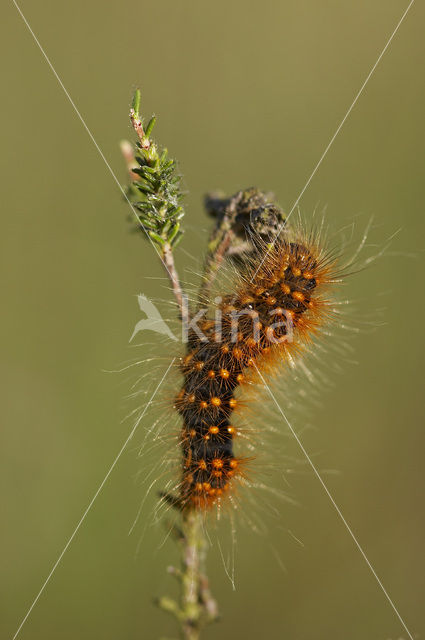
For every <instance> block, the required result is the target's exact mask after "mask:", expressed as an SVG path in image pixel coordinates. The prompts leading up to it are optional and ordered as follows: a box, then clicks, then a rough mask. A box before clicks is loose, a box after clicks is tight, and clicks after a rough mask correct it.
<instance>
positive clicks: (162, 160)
mask: <svg viewBox="0 0 425 640" xmlns="http://www.w3.org/2000/svg"><path fill="white" fill-rule="evenodd" d="M130 118H131V122H132V125H133V127H134V130H135V132H136V134H137V137H138V141H137V147H136V152H135V153H133V149H132V147H131V145H130V144H129V143H127V142H124V143H122V150H123V153H124V156H125V158H126V161H127V166H128V169H129V174H130V177H131V179H132V181H131V184H130V186H129V187H128V189H127V194H126V195H127V198H128V200H129V202H130V203H131V204H132V208H133V212H134V214H135V217H136V219H137V224H138V226H139V227H140V230H141V232H142V233H143V234H144V235H145V236H146V238H147V239H148V240H149V241H150V242H151V243H152V245H153V248H154V250H155V251H156V252H157V254H158V255H159V257H160V259H161V261H162V264H163V265H164V267H165V270H166V272H167V275H168V278H169V280H170V283H171V287H172V290H173V293H174V296H175V300H176V303H177V306H178V311H179V317H180V320H181V321H182V325H183V337H184V340H183V342H185V346H184V347H183V349H184V351H183V352H182V353H181V358H180V372H181V374H182V376H183V384H182V386H181V388H180V390H179V391H177V393H176V394H175V400H174V408H175V410H176V411H177V412H178V414H179V415H180V427H179V428H180V432H179V433H180V435H179V438H178V442H179V447H180V463H178V462H176V469H175V477H176V478H177V480H176V482H175V483H174V485H173V486H172V487H171V488H170V487H168V488H167V490H166V491H163V493H162V495H161V500H162V501H163V503H165V504H166V505H168V507H169V508H170V509H174V510H175V513H177V515H178V518H179V519H180V523H179V536H178V538H179V542H180V545H181V558H182V560H181V569H180V570H173V573H174V575H175V576H176V578H177V579H178V581H179V583H180V589H181V593H180V599H179V601H178V602H176V601H174V600H172V599H170V598H168V597H164V598H161V599H160V600H159V601H158V604H159V606H160V607H161V608H162V609H164V610H166V611H168V612H169V613H171V614H173V615H174V616H175V618H176V620H177V622H178V624H179V629H180V633H181V636H182V637H183V638H185V639H190V640H196V639H197V638H199V637H200V633H201V630H202V628H203V627H204V626H205V625H206V624H207V623H209V622H212V621H214V620H216V619H217V616H218V613H217V611H218V609H217V605H216V603H215V600H214V599H213V598H212V596H211V593H210V589H209V586H208V580H207V577H206V567H205V561H206V553H207V548H208V545H207V537H206V533H205V522H206V520H207V519H208V518H211V516H212V514H213V513H214V512H215V513H217V512H218V513H219V512H220V510H221V509H222V508H223V506H224V505H228V506H229V508H231V505H232V504H233V503H234V502H235V496H236V495H237V493H238V485H241V484H242V485H243V484H246V483H249V478H250V468H251V467H252V464H253V458H255V457H258V456H261V451H259V452H258V453H257V452H256V451H253V450H252V449H253V448H252V447H251V449H250V450H249V451H248V453H249V455H247V454H246V452H244V450H243V448H242V440H243V441H246V440H247V435H249V428H248V429H244V430H243V431H244V438H240V437H239V435H240V434H241V431H242V429H241V427H240V423H241V420H240V415H239V414H240V413H241V412H240V407H241V406H244V403H245V398H246V395H247V394H248V395H252V394H251V390H253V389H255V388H256V387H264V386H265V387H266V388H267V389H268V382H269V381H270V379H271V377H272V376H273V373H274V372H280V371H282V369H285V368H287V369H289V368H291V367H292V366H293V363H294V362H296V361H297V360H298V359H299V358H300V357H301V356H302V355H303V353H304V352H307V353H311V352H314V349H315V342H316V337H317V335H318V334H319V333H320V332H323V330H324V329H326V327H327V326H329V324H331V323H332V322H334V323H336V319H337V317H338V315H337V311H336V310H335V301H334V295H333V294H334V289H335V287H336V286H337V284H338V283H339V282H340V281H341V278H342V277H343V275H344V273H345V272H346V271H347V267H346V266H344V265H341V264H340V261H339V258H338V256H337V255H336V252H335V251H330V250H328V249H327V248H326V245H325V240H324V238H323V237H322V235H323V234H322V233H321V230H320V229H319V230H318V231H312V232H306V231H305V230H303V229H302V227H301V225H300V224H297V225H295V224H291V223H292V222H293V221H291V222H289V221H288V219H286V217H285V214H284V213H283V211H282V210H281V209H280V208H279V207H278V206H277V205H276V204H275V202H274V201H273V197H272V195H271V194H267V193H263V192H261V191H260V190H258V189H256V188H249V189H246V190H242V191H239V192H238V193H236V194H235V195H234V196H232V197H229V198H224V197H222V196H220V195H215V194H212V195H210V196H208V197H207V198H206V209H207V212H208V214H209V215H210V216H211V218H213V219H214V228H213V231H212V234H211V237H210V239H209V243H208V249H207V254H206V257H205V260H204V268H203V277H202V283H201V286H200V287H199V290H198V292H197V294H196V296H195V299H194V300H192V302H191V304H190V308H189V305H188V304H187V296H186V295H185V293H184V292H183V290H182V287H181V285H180V281H179V277H178V274H177V270H176V268H175V264H174V258H173V251H174V248H175V247H176V246H177V244H178V243H179V241H180V240H181V238H182V229H181V220H182V217H183V214H184V211H183V208H182V205H181V200H182V193H181V191H180V187H179V176H177V175H176V174H175V168H176V167H175V162H174V160H170V159H169V158H168V156H167V152H166V150H164V151H160V150H159V149H158V147H157V146H156V144H155V143H154V142H153V140H152V138H151V133H152V129H153V126H154V124H155V119H154V118H152V119H151V120H150V121H149V123H148V124H147V126H146V127H145V126H144V124H143V122H142V119H141V116H140V93H139V92H138V91H137V92H136V94H135V97H134V100H133V106H132V109H131V112H130ZM225 266H226V269H223V267H225ZM229 272H230V273H231V274H232V277H231V278H229V280H230V281H229V283H228V284H227V290H226V284H225V283H224V282H223V273H229ZM218 283H219V285H218ZM272 398H273V399H274V396H272ZM251 404H252V405H253V406H255V401H252V402H251ZM282 416H283V417H284V414H283V413H282ZM285 419H286V418H285ZM288 424H289V423H288ZM294 435H295V434H294ZM253 454H254V455H253ZM275 463H276V464H278V463H279V460H276V461H275Z"/></svg>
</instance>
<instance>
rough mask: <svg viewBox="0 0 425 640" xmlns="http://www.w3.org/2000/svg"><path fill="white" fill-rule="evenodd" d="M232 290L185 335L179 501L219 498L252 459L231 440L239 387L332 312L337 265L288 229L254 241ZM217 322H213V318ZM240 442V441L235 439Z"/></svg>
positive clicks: (281, 359)
mask: <svg viewBox="0 0 425 640" xmlns="http://www.w3.org/2000/svg"><path fill="white" fill-rule="evenodd" d="M254 246H255V249H254V250H253V251H252V255H251V256H250V259H249V262H248V264H247V263H246V261H245V262H244V263H243V266H242V267H239V269H237V271H238V279H239V281H238V283H237V284H236V286H235V289H234V291H233V293H231V294H227V295H225V296H223V297H222V298H221V299H219V303H218V304H217V305H216V308H215V319H210V318H206V319H203V320H202V321H201V322H200V323H199V327H198V328H197V330H193V329H192V331H191V332H190V333H189V340H188V347H187V354H186V356H185V357H184V358H183V359H182V363H181V369H182V372H183V375H184V384H183V387H182V389H181V391H180V393H179V394H178V396H177V398H176V402H175V407H176V409H177V410H178V412H179V413H180V414H181V416H182V420H183V428H182V432H181V448H182V453H183V471H182V481H181V485H180V496H179V501H180V506H181V507H182V508H184V509H193V508H197V509H201V510H202V509H208V508H209V507H211V506H212V505H213V504H216V503H220V501H221V500H222V498H223V497H224V496H225V495H226V494H227V493H228V491H229V490H231V489H232V486H233V483H234V481H235V480H236V479H237V478H238V477H239V478H240V477H242V476H243V475H244V474H245V468H246V465H247V464H248V463H249V460H248V459H246V458H243V457H240V456H238V454H237V452H236V450H235V447H234V445H235V444H236V443H235V440H237V434H238V429H237V428H236V427H235V426H234V425H233V420H232V418H233V414H234V413H235V412H236V413H237V410H238V406H239V401H238V399H237V398H236V397H235V395H236V392H237V391H238V390H240V391H241V392H242V391H243V388H244V387H246V386H247V385H252V384H253V383H254V382H255V381H256V378H257V377H258V376H257V375H256V374H257V372H258V371H260V370H261V369H264V368H267V369H268V370H270V368H272V369H274V368H276V366H279V365H283V366H285V364H287V363H288V361H289V360H290V359H292V358H293V357H294V355H296V354H298V353H299V352H300V351H301V350H303V348H304V347H305V346H306V344H307V343H308V342H310V341H311V339H312V337H313V336H314V334H315V333H316V332H317V329H318V328H319V327H320V326H321V325H323V324H324V323H325V322H326V321H327V320H329V318H330V317H331V315H332V312H331V311H330V308H329V300H328V299H327V298H326V293H327V290H328V288H329V287H328V285H329V284H331V283H333V282H336V281H337V273H336V271H337V265H336V260H335V258H333V257H332V256H331V255H330V254H329V253H328V252H327V251H326V250H325V249H324V248H323V246H322V245H321V243H320V241H319V238H318V237H315V236H314V234H310V235H307V234H305V233H304V234H303V233H302V232H301V231H298V232H297V231H295V232H293V233H292V234H291V233H290V232H289V231H288V230H287V229H285V232H284V233H281V234H280V235H278V236H277V237H275V238H274V241H273V243H266V242H265V241H258V239H254ZM217 320H218V321H217ZM236 447H237V444H236Z"/></svg>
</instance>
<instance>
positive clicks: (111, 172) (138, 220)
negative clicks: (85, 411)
mask: <svg viewBox="0 0 425 640" xmlns="http://www.w3.org/2000/svg"><path fill="white" fill-rule="evenodd" d="M12 2H13V4H14V5H15V7H16V9H17V11H18V13H19V15H20V16H21V18H22V20H23V21H24V23H25V25H26V26H27V28H28V31H29V32H30V33H31V35H32V37H33V39H34V41H35V43H36V45H37V46H38V48H39V49H40V51H41V53H42V55H43V57H44V59H45V60H46V62H47V64H48V65H49V67H50V69H51V71H52V73H53V75H54V76H55V78H56V80H57V81H58V82H59V84H60V86H61V88H62V89H63V92H64V93H65V95H66V97H67V98H68V100H69V102H70V103H71V106H72V108H73V109H74V111H75V113H76V114H77V116H78V118H79V120H80V122H81V124H82V125H83V127H84V129H85V130H86V131H87V133H88V135H89V138H90V140H91V141H92V142H93V144H94V146H95V147H96V149H97V151H98V152H99V155H100V157H101V158H102V160H103V162H104V163H105V164H106V166H107V168H108V170H109V173H110V174H111V176H112V177H113V179H114V181H115V182H116V184H117V186H118V188H119V190H120V191H121V193H122V194H123V196H124V198H125V199H126V200H127V202H128V205H129V207H130V209H131V210H132V212H133V214H134V216H135V218H136V220H137V223H138V224H139V225H140V227H141V228H142V229H143V231H144V233H145V234H146V237H147V238H148V240H149V241H150V243H151V244H152V246H153V248H154V249H155V251H156V253H157V254H158V256H159V259H160V260H161V262H162V264H163V265H164V267H165V268H166V270H167V271H168V275H169V276H170V279H171V281H172V280H173V277H172V274H171V273H170V270H169V269H168V267H167V265H166V264H165V262H164V260H163V259H162V257H161V254H160V252H159V251H158V249H157V247H156V245H155V243H154V242H153V241H152V238H151V237H150V235H149V234H148V232H147V231H146V228H145V227H144V225H143V223H142V221H141V220H140V218H139V216H138V215H137V212H136V210H135V209H134V207H133V205H132V204H131V202H130V200H129V198H128V196H127V194H126V192H125V191H124V189H123V188H122V186H121V184H120V181H119V180H118V178H117V176H116V175H115V173H114V171H113V169H112V167H111V165H110V164H109V162H108V161H107V159H106V157H105V155H104V153H103V151H102V149H101V148H100V147H99V145H98V143H97V142H96V140H95V137H94V136H93V134H92V132H91V131H90V129H89V127H88V126H87V124H86V122H85V120H84V118H83V116H82V115H81V113H80V111H79V110H78V108H77V105H76V104H75V102H74V101H73V99H72V98H71V96H70V94H69V93H68V90H67V89H66V87H65V85H64V83H63V82H62V80H61V78H60V76H59V74H58V73H57V71H56V69H55V68H54V66H53V64H52V63H51V61H50V58H49V57H48V55H47V53H46V52H45V51H44V49H43V47H42V46H41V44H40V41H39V40H38V38H37V36H36V35H35V33H34V31H33V30H32V28H31V26H30V24H29V22H28V20H27V19H26V17H25V16H24V14H23V13H22V11H21V9H20V7H19V5H18V3H17V2H16V0H12Z"/></svg>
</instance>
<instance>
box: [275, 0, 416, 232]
mask: <svg viewBox="0 0 425 640" xmlns="http://www.w3.org/2000/svg"><path fill="white" fill-rule="evenodd" d="M414 1H415V0H410V2H409V4H408V6H407V9H406V10H405V12H404V13H403V15H402V16H401V18H400V20H399V21H398V23H397V26H396V27H395V29H394V31H393V32H392V34H391V35H390V37H389V38H388V40H387V43H386V45H385V47H384V48H383V49H382V51H381V53H380V54H379V56H378V58H377V60H376V62H375V64H374V65H373V67H372V68H371V70H370V71H369V73H368V74H367V76H366V79H365V81H364V82H363V84H362V86H361V87H360V89H359V90H358V92H357V93H356V96H355V98H354V100H353V102H352V103H351V105H350V107H349V109H348V111H347V113H346V114H345V116H344V117H343V119H342V120H341V122H340V123H339V125H338V127H337V129H336V131H335V133H334V134H333V136H332V138H331V139H330V141H329V144H328V145H327V147H326V149H325V150H324V152H323V153H322V155H321V156H320V158H319V161H318V162H317V164H316V166H315V167H314V169H313V171H312V172H311V175H310V177H309V179H308V180H307V182H306V183H305V185H304V186H303V188H302V189H301V192H300V195H299V196H298V198H297V199H296V200H295V202H294V204H293V205H292V208H291V210H290V212H289V213H288V217H287V220H288V219H289V216H290V215H291V214H292V212H293V211H294V209H295V207H296V206H297V204H298V203H299V201H300V200H301V198H302V197H303V195H304V191H305V190H306V189H307V187H308V185H309V184H310V182H311V181H312V179H313V178H314V176H315V174H316V172H317V170H318V168H319V167H320V165H321V164H322V162H323V160H324V159H325V156H326V154H327V153H328V151H329V149H330V148H331V146H332V145H333V143H334V141H335V138H336V137H337V135H338V133H339V132H340V131H341V129H342V127H343V126H344V124H345V121H346V120H347V118H348V116H349V115H350V113H351V111H352V110H353V108H354V106H355V104H356V102H357V100H358V99H359V98H360V96H361V94H362V93H363V89H364V88H365V87H366V85H367V83H368V82H369V80H370V78H371V76H372V74H373V72H374V71H375V69H376V67H377V66H378V64H379V63H380V61H381V59H382V56H383V55H384V53H385V52H386V50H387V49H388V47H389V46H390V44H391V41H392V39H393V38H394V36H395V34H396V33H397V31H398V30H399V27H400V26H401V23H402V22H403V20H404V18H405V17H406V16H407V14H408V12H409V9H410V7H411V6H412V4H413V3H414Z"/></svg>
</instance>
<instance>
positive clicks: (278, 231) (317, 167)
mask: <svg viewBox="0 0 425 640" xmlns="http://www.w3.org/2000/svg"><path fill="white" fill-rule="evenodd" d="M13 1H14V0H13ZM414 1H415V0H410V2H409V4H408V6H407V9H406V10H405V12H404V13H403V15H402V16H401V18H400V20H399V21H398V22H397V25H396V27H395V29H394V31H393V32H392V34H391V35H390V37H389V38H388V40H387V42H386V44H385V47H384V48H383V49H382V51H381V53H380V54H379V56H378V58H377V60H376V62H375V64H374V65H373V67H372V68H371V70H370V71H369V73H368V74H367V76H366V79H365V80H364V82H363V84H362V86H361V87H360V89H359V90H358V92H357V93H356V95H355V97H354V100H353V102H352V103H351V105H350V106H349V108H348V111H347V112H346V114H345V116H344V117H343V119H342V120H341V122H340V123H339V125H338V127H337V129H336V131H335V133H334V134H333V136H332V138H331V139H330V141H329V143H328V145H327V146H326V148H325V150H324V151H323V153H322V155H321V156H320V158H319V160H318V162H317V163H316V166H315V167H314V169H313V171H312V172H311V174H310V176H309V178H308V180H307V182H306V183H305V185H304V186H303V188H302V189H301V191H300V194H299V196H298V198H297V199H296V200H295V202H294V204H293V205H292V207H291V210H290V211H289V213H288V215H287V216H286V220H285V222H284V223H282V224H281V226H280V227H279V229H278V230H277V233H276V236H275V238H278V237H279V234H280V232H281V231H282V229H283V227H284V226H285V224H286V223H287V222H288V220H289V218H290V217H291V215H292V213H293V212H294V209H295V207H296V206H297V205H298V203H299V201H300V200H301V198H302V197H303V195H304V192H305V191H306V189H307V187H308V186H309V184H310V182H311V181H312V180H313V178H314V176H315V175H316V172H317V170H318V169H319V167H320V165H321V164H322V162H323V160H324V159H325V157H326V155H327V153H328V151H329V149H330V148H331V146H332V145H333V143H334V141H335V138H336V137H337V135H338V134H339V132H340V131H341V129H342V127H343V126H344V124H345V121H346V120H347V118H348V116H349V115H350V113H351V112H352V110H353V108H354V106H355V105H356V103H357V101H358V99H359V98H360V96H361V94H362V93H363V90H364V88H365V87H366V85H367V83H368V82H369V80H370V78H371V76H372V75H373V73H374V71H375V69H376V67H377V66H378V64H379V63H380V61H381V59H382V57H383V55H384V53H385V52H386V50H387V49H388V47H389V46H390V44H391V42H392V40H393V38H394V36H395V34H396V33H397V31H398V30H399V28H400V26H401V23H402V22H403V20H404V19H405V17H406V16H407V14H408V12H409V9H410V7H411V6H412V4H413V3H414ZM275 241H276V240H274V241H273V243H272V244H274V242H275ZM264 260H265V257H264V258H263V260H262V261H261V263H260V265H259V267H258V268H257V270H256V272H255V273H254V275H253V276H252V280H253V279H254V278H255V276H256V275H257V273H258V271H259V270H260V268H261V266H262V264H263V262H264Z"/></svg>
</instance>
